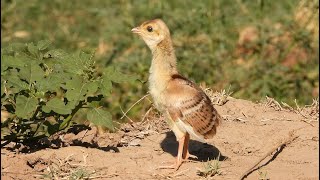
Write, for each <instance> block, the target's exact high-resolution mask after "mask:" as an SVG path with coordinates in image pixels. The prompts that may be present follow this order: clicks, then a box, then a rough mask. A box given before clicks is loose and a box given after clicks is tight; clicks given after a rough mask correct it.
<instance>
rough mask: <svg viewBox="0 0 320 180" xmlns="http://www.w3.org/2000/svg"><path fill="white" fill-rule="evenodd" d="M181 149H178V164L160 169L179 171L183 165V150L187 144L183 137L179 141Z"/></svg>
mask: <svg viewBox="0 0 320 180" xmlns="http://www.w3.org/2000/svg"><path fill="white" fill-rule="evenodd" d="M178 142H179V147H178V155H177V159H176V162H175V163H174V164H172V165H170V166H160V167H159V169H175V170H178V169H179V167H180V166H181V164H182V154H183V151H184V150H183V149H184V144H185V143H184V142H185V136H183V137H181V138H180V139H179V140H178Z"/></svg>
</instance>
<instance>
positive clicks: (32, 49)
mask: <svg viewBox="0 0 320 180" xmlns="http://www.w3.org/2000/svg"><path fill="white" fill-rule="evenodd" d="M27 47H28V51H29V52H30V54H32V55H33V56H35V57H37V56H38V48H37V47H36V46H35V45H34V44H33V43H29V44H27Z"/></svg>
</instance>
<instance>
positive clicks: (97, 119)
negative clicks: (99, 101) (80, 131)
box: [87, 108, 114, 130]
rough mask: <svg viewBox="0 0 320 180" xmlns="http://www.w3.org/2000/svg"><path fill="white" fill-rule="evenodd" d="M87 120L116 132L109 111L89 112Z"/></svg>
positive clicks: (92, 110) (96, 109)
mask: <svg viewBox="0 0 320 180" xmlns="http://www.w3.org/2000/svg"><path fill="white" fill-rule="evenodd" d="M87 118H88V120H89V121H90V122H92V123H93V124H95V125H98V126H105V127H107V128H109V129H110V130H114V127H113V123H112V116H111V114H110V113H109V112H108V111H104V110H102V109H98V108H92V109H91V110H89V112H88V114H87Z"/></svg>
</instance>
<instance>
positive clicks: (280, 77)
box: [1, 0, 319, 119]
mask: <svg viewBox="0 0 320 180" xmlns="http://www.w3.org/2000/svg"><path fill="white" fill-rule="evenodd" d="M153 18H162V19H163V20H164V21H165V22H166V23H167V25H168V27H169V28H170V30H171V33H172V38H173V42H174V46H175V47H176V54H177V58H178V61H179V62H178V66H179V69H180V72H181V73H182V74H183V75H184V76H186V77H189V78H190V79H192V80H194V81H196V82H197V83H203V82H205V83H206V84H207V86H209V87H211V88H213V89H214V90H217V91H219V90H221V89H224V88H227V87H229V86H231V91H233V96H234V97H237V98H243V99H251V100H260V99H262V98H264V97H265V96H266V95H267V96H269V97H274V98H275V99H277V100H279V101H285V102H287V103H288V104H293V100H294V99H297V100H298V101H299V102H300V103H304V104H308V103H311V102H312V98H314V97H317V96H318V94H319V90H318V87H319V82H318V81H319V70H318V68H319V45H318V43H319V36H318V32H319V23H318V20H319V1H318V0H310V1H307V0H301V1H298V0H283V1H271V0H258V1H249V0H203V1H194V0H174V1H169V0H166V1H156V0H134V1H133V0H131V1H130V0H108V1H105V0H90V1H89V0H87V1H76V0H68V1H64V0H54V1H48V0H28V1H23V0H2V1H1V37H2V38H1V45H2V46H6V45H7V44H8V43H11V42H29V41H38V40H41V39H49V40H51V41H52V42H54V43H53V45H54V46H55V47H56V48H62V49H65V50H67V51H68V52H73V51H77V50H78V49H82V50H84V51H89V52H90V51H92V50H96V56H95V57H94V58H95V61H96V63H97V64H99V66H98V68H104V67H105V66H107V65H110V64H112V65H116V66H117V67H118V68H120V69H121V70H122V71H123V72H127V73H129V74H131V73H136V74H138V76H139V79H140V82H138V81H137V82H136V83H132V84H121V85H116V89H115V90H114V91H113V95H112V96H109V97H108V99H106V100H108V101H106V103H104V106H106V107H107V108H109V109H110V110H111V111H112V112H113V115H114V117H115V118H119V117H120V116H122V112H121V110H120V107H121V108H122V109H123V110H126V109H128V108H129V107H130V106H131V105H132V104H133V103H134V102H136V101H137V100H138V99H140V98H141V97H142V96H143V95H144V94H146V92H147V84H146V83H145V82H146V81H147V77H148V69H149V65H150V60H151V53H150V52H149V49H148V48H147V46H146V45H145V44H144V42H143V41H142V40H139V39H138V38H137V36H134V35H132V34H131V32H130V30H131V29H132V28H133V27H135V26H137V25H139V24H140V23H141V22H143V21H145V20H149V19H153ZM299 18H300V19H299ZM303 20H304V21H303ZM108 102H112V103H108ZM146 102H147V101H146ZM149 106H150V103H141V104H139V105H136V106H135V107H134V108H133V109H132V110H130V112H129V114H128V115H129V116H130V117H132V118H135V119H139V118H140V117H141V116H142V115H143V114H144V112H145V111H146V110H147V109H148V107H149Z"/></svg>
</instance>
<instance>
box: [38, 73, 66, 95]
mask: <svg viewBox="0 0 320 180" xmlns="http://www.w3.org/2000/svg"><path fill="white" fill-rule="evenodd" d="M64 82H65V77H64V76H63V74H58V73H52V74H49V76H47V77H42V78H41V79H40V80H39V81H37V84H36V87H37V88H38V91H42V92H48V91H50V92H56V91H57V90H58V89H59V88H60V87H61V86H62V83H64Z"/></svg>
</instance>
